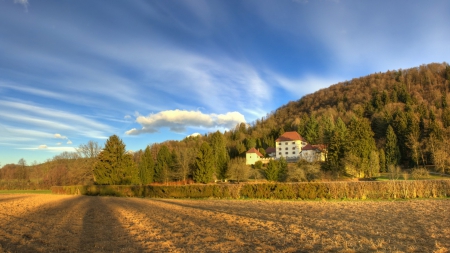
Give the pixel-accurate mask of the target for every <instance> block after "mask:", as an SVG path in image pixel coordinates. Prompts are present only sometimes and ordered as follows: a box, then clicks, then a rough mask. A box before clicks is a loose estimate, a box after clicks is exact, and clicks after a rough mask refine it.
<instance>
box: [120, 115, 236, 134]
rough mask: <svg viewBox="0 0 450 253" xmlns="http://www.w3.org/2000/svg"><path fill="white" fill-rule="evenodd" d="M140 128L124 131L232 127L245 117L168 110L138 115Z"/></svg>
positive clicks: (152, 131) (182, 130)
mask: <svg viewBox="0 0 450 253" xmlns="http://www.w3.org/2000/svg"><path fill="white" fill-rule="evenodd" d="M136 122H137V123H139V124H140V125H141V126H142V128H141V129H136V128H133V129H131V130H128V131H126V132H125V133H126V134H127V135H139V134H143V133H156V132H158V131H159V129H161V128H169V129H170V131H172V132H177V133H181V132H185V131H186V129H187V128H188V127H201V128H210V129H213V128H233V127H235V126H236V124H239V123H241V122H245V117H244V115H242V114H241V113H239V112H228V113H226V114H204V113H202V112H200V111H186V110H168V111H162V112H159V113H157V114H151V115H149V116H147V117H144V116H139V117H137V119H136Z"/></svg>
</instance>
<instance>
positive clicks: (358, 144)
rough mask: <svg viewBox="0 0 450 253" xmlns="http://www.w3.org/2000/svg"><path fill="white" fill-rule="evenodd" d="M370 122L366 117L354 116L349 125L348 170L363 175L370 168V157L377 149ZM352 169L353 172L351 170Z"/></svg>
mask: <svg viewBox="0 0 450 253" xmlns="http://www.w3.org/2000/svg"><path fill="white" fill-rule="evenodd" d="M373 135H374V133H373V131H372V129H371V127H370V123H369V121H368V120H367V119H365V118H356V117H353V118H352V120H351V121H350V123H349V126H348V145H347V149H346V154H345V157H346V161H347V162H346V172H347V173H351V175H352V176H356V177H362V176H364V172H367V171H368V170H369V168H368V166H369V159H370V154H371V152H372V151H374V150H376V147H375V140H374V138H373ZM350 171H351V172H350Z"/></svg>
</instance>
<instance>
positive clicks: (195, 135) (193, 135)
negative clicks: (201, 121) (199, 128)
mask: <svg viewBox="0 0 450 253" xmlns="http://www.w3.org/2000/svg"><path fill="white" fill-rule="evenodd" d="M200 135H201V134H200V133H193V134H190V135H188V136H186V137H197V136H200Z"/></svg>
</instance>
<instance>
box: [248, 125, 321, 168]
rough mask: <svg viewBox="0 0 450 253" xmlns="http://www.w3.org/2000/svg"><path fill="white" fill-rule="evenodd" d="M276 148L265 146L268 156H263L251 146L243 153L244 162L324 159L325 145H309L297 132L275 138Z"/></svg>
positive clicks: (312, 160)
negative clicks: (282, 158)
mask: <svg viewBox="0 0 450 253" xmlns="http://www.w3.org/2000/svg"><path fill="white" fill-rule="evenodd" d="M275 146H276V148H267V150H266V153H267V154H268V155H269V156H270V158H264V156H263V155H262V154H261V153H260V152H259V151H258V150H257V149H256V148H251V149H250V150H249V151H247V153H246V154H245V158H246V164H247V165H250V164H255V163H256V162H257V161H262V162H263V163H268V162H269V161H270V160H271V159H280V158H281V157H284V158H286V160H289V161H293V160H295V161H297V160H299V159H305V160H306V161H308V162H315V161H325V157H326V147H325V145H311V144H308V143H307V142H306V140H305V139H303V137H302V136H300V134H299V133H297V132H295V131H292V132H286V133H284V134H282V135H281V136H280V137H279V138H278V139H276V140H275Z"/></svg>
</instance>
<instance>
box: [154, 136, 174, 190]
mask: <svg viewBox="0 0 450 253" xmlns="http://www.w3.org/2000/svg"><path fill="white" fill-rule="evenodd" d="M171 166H172V154H171V153H170V151H169V148H168V147H167V146H166V145H162V146H161V148H160V149H159V151H158V155H157V157H156V166H155V176H154V180H155V181H156V182H160V183H167V182H169V180H170V176H171Z"/></svg>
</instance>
